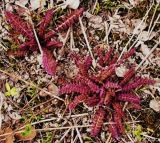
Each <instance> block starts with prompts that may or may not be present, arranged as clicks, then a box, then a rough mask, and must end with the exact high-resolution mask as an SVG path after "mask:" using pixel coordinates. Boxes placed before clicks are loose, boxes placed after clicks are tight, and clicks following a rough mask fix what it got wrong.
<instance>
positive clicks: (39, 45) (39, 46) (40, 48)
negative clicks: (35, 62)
mask: <svg viewBox="0 0 160 143" xmlns="http://www.w3.org/2000/svg"><path fill="white" fill-rule="evenodd" d="M33 32H34V36H35V38H36V41H37V44H38V48H39V51H40V53H41V56H42V55H43V50H42V47H41V44H40V42H39V39H38V36H37V33H36V30H35V28H34V25H33Z"/></svg>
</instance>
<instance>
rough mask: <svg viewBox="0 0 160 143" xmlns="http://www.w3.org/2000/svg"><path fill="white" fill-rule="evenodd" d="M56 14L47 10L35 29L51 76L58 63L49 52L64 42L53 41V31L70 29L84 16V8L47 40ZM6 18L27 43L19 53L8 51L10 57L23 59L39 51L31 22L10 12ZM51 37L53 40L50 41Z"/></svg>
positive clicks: (23, 44)
mask: <svg viewBox="0 0 160 143" xmlns="http://www.w3.org/2000/svg"><path fill="white" fill-rule="evenodd" d="M54 13H55V11H54V10H53V9H49V10H47V11H46V13H45V15H44V17H43V18H42V20H41V21H40V24H39V26H38V27H35V29H36V30H37V36H38V38H39V42H40V45H41V47H42V50H43V53H42V54H43V56H42V61H43V66H44V69H45V70H46V72H47V73H48V74H50V75H54V74H55V73H56V65H57V63H56V60H55V58H53V55H52V54H51V51H49V50H51V48H52V47H53V48H55V47H57V48H58V47H62V46H63V43H62V42H60V41H58V40H56V39H53V31H56V32H55V33H57V32H59V31H61V30H63V29H66V28H69V27H70V26H71V25H72V24H73V23H74V22H75V21H76V20H77V19H78V17H79V16H81V15H82V13H83V8H80V9H77V10H75V11H74V12H73V13H72V14H71V15H70V16H68V17H66V18H65V20H64V21H63V23H62V24H60V25H58V26H57V27H56V28H55V29H54V30H52V31H51V33H52V36H49V37H47V38H46V35H47V34H48V33H50V32H48V31H47V27H48V26H49V24H50V22H51V21H52V18H53V14H54ZM5 17H6V20H7V22H8V23H9V24H10V25H11V27H12V28H13V29H14V30H15V31H16V32H18V33H19V34H22V35H23V36H24V37H25V38H26V41H25V42H24V43H22V44H21V45H20V46H19V49H18V50H17V51H11V50H10V51H8V53H9V55H11V56H15V57H22V56H25V55H26V54H27V53H28V52H29V51H37V50H38V45H37V42H36V39H35V36H34V32H33V27H32V25H31V24H30V23H29V22H27V21H24V20H23V19H22V18H21V17H20V16H18V15H15V14H13V13H11V12H9V11H6V12H5ZM51 37H52V39H50V38H51ZM47 49H48V50H47Z"/></svg>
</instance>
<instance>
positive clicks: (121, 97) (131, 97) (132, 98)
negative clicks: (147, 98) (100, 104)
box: [117, 93, 140, 104]
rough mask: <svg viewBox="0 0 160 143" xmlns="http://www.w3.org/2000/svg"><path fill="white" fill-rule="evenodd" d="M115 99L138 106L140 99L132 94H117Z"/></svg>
mask: <svg viewBox="0 0 160 143" xmlns="http://www.w3.org/2000/svg"><path fill="white" fill-rule="evenodd" d="M117 99H118V100H120V101H127V102H131V103H137V104H140V98H139V97H138V96H136V95H134V94H131V93H124V94H119V95H118V96H117Z"/></svg>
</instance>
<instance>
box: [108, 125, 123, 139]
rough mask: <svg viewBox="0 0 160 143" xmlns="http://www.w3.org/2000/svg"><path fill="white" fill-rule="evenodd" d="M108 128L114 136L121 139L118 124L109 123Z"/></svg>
mask: <svg viewBox="0 0 160 143" xmlns="http://www.w3.org/2000/svg"><path fill="white" fill-rule="evenodd" d="M108 130H109V132H110V133H111V135H112V137H113V138H115V139H116V140H119V136H120V135H119V132H118V129H117V126H116V124H109V126H108Z"/></svg>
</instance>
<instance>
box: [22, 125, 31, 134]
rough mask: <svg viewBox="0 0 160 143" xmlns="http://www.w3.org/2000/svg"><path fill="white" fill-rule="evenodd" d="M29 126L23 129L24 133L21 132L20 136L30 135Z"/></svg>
mask: <svg viewBox="0 0 160 143" xmlns="http://www.w3.org/2000/svg"><path fill="white" fill-rule="evenodd" d="M31 127H32V126H31V125H30V124H28V125H27V126H26V127H25V130H24V132H22V136H27V135H29V134H30V133H31Z"/></svg>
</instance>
